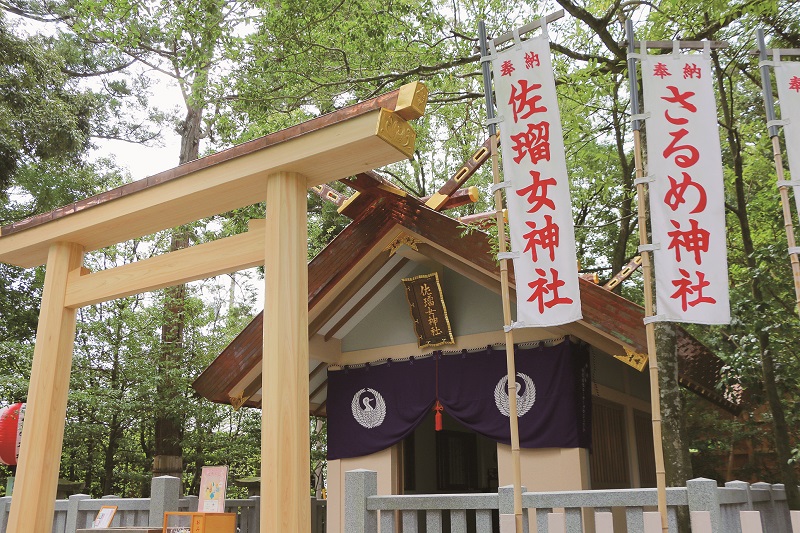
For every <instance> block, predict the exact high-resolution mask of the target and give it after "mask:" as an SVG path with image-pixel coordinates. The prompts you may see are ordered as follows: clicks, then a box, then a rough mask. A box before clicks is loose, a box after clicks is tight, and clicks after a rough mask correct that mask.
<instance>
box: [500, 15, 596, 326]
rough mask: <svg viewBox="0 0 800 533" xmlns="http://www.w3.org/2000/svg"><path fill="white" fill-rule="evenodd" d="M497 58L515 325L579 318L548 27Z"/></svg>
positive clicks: (569, 207) (572, 231) (551, 323)
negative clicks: (512, 265) (515, 293)
mask: <svg viewBox="0 0 800 533" xmlns="http://www.w3.org/2000/svg"><path fill="white" fill-rule="evenodd" d="M543 30H544V31H543V33H542V35H540V36H539V37H536V38H533V39H529V40H527V41H525V42H522V43H521V42H519V41H518V40H517V42H515V44H514V45H513V46H511V47H510V48H508V49H506V50H504V51H502V52H500V53H498V54H497V57H496V58H495V59H494V60H493V63H494V87H495V95H496V99H497V111H498V119H499V125H500V135H501V145H502V149H503V171H504V174H505V180H506V183H508V184H510V185H509V186H508V188H506V202H507V205H508V222H509V226H510V234H511V249H512V250H513V253H514V254H516V256H515V258H514V277H515V281H516V292H517V320H516V322H515V323H514V324H513V326H514V327H539V326H557V325H560V324H566V323H568V322H573V321H575V320H579V319H580V318H581V317H582V315H581V300H580V294H579V292H578V266H577V259H576V254H575V229H574V226H573V219H572V201H571V199H570V195H569V181H568V177H567V164H566V157H565V153H564V140H563V138H564V137H563V132H562V129H561V115H560V113H559V110H558V100H557V98H556V84H555V79H554V77H553V66H552V63H551V61H550V41H549V38H548V37H547V32H546V27H545V28H543Z"/></svg>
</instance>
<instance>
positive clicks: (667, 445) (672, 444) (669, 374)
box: [655, 322, 692, 487]
mask: <svg viewBox="0 0 800 533" xmlns="http://www.w3.org/2000/svg"><path fill="white" fill-rule="evenodd" d="M655 330H656V350H657V352H658V381H659V388H660V392H661V394H660V398H661V431H662V434H663V436H664V438H663V439H662V440H663V446H664V465H665V467H666V473H667V486H668V487H685V486H686V481H687V480H689V479H691V478H692V461H691V457H690V456H689V443H688V439H687V437H686V422H685V421H686V411H685V406H684V402H683V395H682V394H681V391H680V387H679V385H678V335H677V333H678V326H676V325H675V324H672V323H669V322H661V323H657V324H656V327H655Z"/></svg>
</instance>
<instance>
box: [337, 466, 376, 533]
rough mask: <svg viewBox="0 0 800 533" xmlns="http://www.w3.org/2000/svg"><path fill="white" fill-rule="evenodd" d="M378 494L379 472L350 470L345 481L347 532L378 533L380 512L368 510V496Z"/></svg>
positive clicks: (345, 524) (345, 526)
mask: <svg viewBox="0 0 800 533" xmlns="http://www.w3.org/2000/svg"><path fill="white" fill-rule="evenodd" d="M377 494H378V473H377V472H373V471H372V470H350V471H349V472H347V473H346V474H345V481H344V515H345V518H344V530H345V531H347V533H378V513H377V512H375V511H368V510H367V498H368V497H370V496H376V495H377Z"/></svg>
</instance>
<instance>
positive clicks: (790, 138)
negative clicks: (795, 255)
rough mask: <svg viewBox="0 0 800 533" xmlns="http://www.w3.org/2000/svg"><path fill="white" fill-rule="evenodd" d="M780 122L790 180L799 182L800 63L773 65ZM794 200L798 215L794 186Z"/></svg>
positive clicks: (798, 200)
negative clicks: (779, 108) (781, 121)
mask: <svg viewBox="0 0 800 533" xmlns="http://www.w3.org/2000/svg"><path fill="white" fill-rule="evenodd" d="M775 80H776V81H777V82H778V102H779V103H780V106H781V120H783V121H785V124H784V126H783V135H784V138H785V139H786V158H787V159H788V160H789V172H791V178H792V180H800V62H798V61H780V62H778V63H776V65H775ZM793 189H794V200H795V203H796V206H797V212H798V214H800V187H798V186H795V187H793Z"/></svg>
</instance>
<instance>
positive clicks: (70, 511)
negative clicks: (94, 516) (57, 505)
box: [65, 494, 91, 533]
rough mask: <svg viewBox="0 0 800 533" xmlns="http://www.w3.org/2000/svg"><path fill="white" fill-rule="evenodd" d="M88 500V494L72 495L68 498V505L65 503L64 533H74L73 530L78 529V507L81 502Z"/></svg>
mask: <svg viewBox="0 0 800 533" xmlns="http://www.w3.org/2000/svg"><path fill="white" fill-rule="evenodd" d="M89 498H91V496H89V495H88V494H73V495H72V496H70V497H69V503H67V527H66V528H65V531H66V533H75V530H76V529H78V525H79V524H78V506H79V505H80V503H81V500H88V499H89ZM80 526H81V527H83V526H84V524H80Z"/></svg>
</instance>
